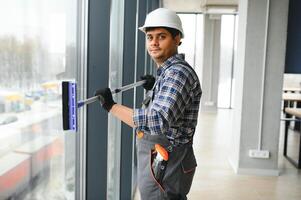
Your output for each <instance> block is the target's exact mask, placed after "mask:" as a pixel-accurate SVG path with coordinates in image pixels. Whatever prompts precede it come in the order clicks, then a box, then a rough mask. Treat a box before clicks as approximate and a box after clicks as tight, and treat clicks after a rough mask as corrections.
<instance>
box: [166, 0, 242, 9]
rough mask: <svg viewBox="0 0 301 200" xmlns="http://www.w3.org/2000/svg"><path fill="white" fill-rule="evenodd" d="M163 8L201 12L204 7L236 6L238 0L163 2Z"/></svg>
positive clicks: (179, 0) (177, 0) (173, 0)
mask: <svg viewBox="0 0 301 200" xmlns="http://www.w3.org/2000/svg"><path fill="white" fill-rule="evenodd" d="M162 2H163V7H165V8H169V9H171V10H174V11H176V12H203V11H204V9H205V8H206V6H220V7H223V6H237V5H238V0H163V1H162Z"/></svg>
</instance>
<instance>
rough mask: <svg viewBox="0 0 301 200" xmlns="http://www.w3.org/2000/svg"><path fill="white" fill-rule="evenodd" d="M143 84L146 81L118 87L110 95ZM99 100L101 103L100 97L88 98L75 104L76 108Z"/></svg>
mask: <svg viewBox="0 0 301 200" xmlns="http://www.w3.org/2000/svg"><path fill="white" fill-rule="evenodd" d="M145 82H146V80H142V81H138V82H136V83H132V84H129V85H125V86H123V87H120V88H116V89H115V90H112V94H117V93H119V92H124V91H127V90H129V89H132V88H134V87H137V86H140V85H143V84H144V83H145ZM99 98H100V101H102V98H101V96H95V97H91V98H88V99H86V100H82V101H79V102H78V103H77V107H78V108H80V107H82V106H84V105H87V104H90V103H93V102H95V101H97V100H99Z"/></svg>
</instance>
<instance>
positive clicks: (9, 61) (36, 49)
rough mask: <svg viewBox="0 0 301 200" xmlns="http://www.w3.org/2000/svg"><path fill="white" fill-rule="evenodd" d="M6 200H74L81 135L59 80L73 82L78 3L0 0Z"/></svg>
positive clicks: (0, 126) (0, 159) (0, 167)
mask: <svg viewBox="0 0 301 200" xmlns="http://www.w3.org/2000/svg"><path fill="white" fill-rule="evenodd" d="M0 5H1V6H0V24H1V29H0V71H1V76H0V199H7V198H12V199H28V200H35V199H36V200H40V199H43V200H46V199H51V200H52V199H58V200H59V199H74V198H75V196H74V194H75V193H74V190H75V133H71V132H70V133H69V132H62V123H61V122H62V119H61V105H62V103H61V86H60V85H61V81H62V80H63V79H64V80H65V79H69V80H70V79H75V76H76V66H77V63H76V60H77V59H76V52H77V51H76V49H77V44H76V38H77V35H76V33H77V31H76V30H77V27H76V26H77V24H78V22H77V3H76V1H71V0H27V1H24V0H9V1H7V0H0Z"/></svg>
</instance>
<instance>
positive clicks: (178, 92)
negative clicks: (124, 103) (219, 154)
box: [133, 54, 202, 146]
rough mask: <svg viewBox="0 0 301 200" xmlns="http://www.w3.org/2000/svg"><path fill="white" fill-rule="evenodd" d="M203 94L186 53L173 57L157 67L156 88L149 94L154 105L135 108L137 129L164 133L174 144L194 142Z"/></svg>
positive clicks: (150, 132)
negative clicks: (186, 58) (187, 60)
mask: <svg viewBox="0 0 301 200" xmlns="http://www.w3.org/2000/svg"><path fill="white" fill-rule="evenodd" d="M152 93H153V94H152ZM201 94H202V90H201V86H200V82H199V80H198V77H197V75H196V73H195V71H194V70H193V69H192V68H191V67H190V66H189V64H188V63H187V62H186V61H185V60H184V59H183V55H181V54H176V55H174V56H171V57H170V58H168V59H167V60H166V61H165V62H164V63H163V65H162V66H160V67H159V68H158V70H157V81H156V83H155V86H154V89H153V91H150V92H149V93H148V94H147V95H149V96H152V98H153V100H152V102H151V103H150V105H149V106H148V107H147V108H141V109H134V116H133V120H134V123H135V125H136V131H139V130H141V131H143V132H145V133H148V134H164V135H165V136H166V137H167V138H168V139H169V141H170V142H171V143H172V144H173V145H174V146H180V145H181V144H185V143H188V142H190V141H192V138H193V135H194V132H195V127H196V125H197V118H198V111H199V104H200V99H201Z"/></svg>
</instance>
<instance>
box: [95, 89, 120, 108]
mask: <svg viewBox="0 0 301 200" xmlns="http://www.w3.org/2000/svg"><path fill="white" fill-rule="evenodd" d="M94 95H95V96H99V97H98V99H99V101H100V103H101V106H102V107H103V108H104V109H105V110H106V111H108V112H110V110H111V108H112V107H113V105H114V104H116V102H115V101H114V100H113V97H112V92H111V89H110V88H102V89H98V90H96V92H95V94H94Z"/></svg>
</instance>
